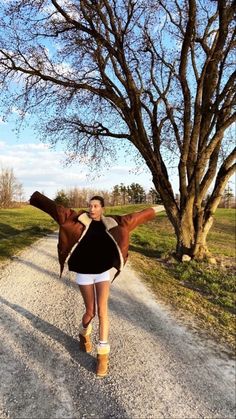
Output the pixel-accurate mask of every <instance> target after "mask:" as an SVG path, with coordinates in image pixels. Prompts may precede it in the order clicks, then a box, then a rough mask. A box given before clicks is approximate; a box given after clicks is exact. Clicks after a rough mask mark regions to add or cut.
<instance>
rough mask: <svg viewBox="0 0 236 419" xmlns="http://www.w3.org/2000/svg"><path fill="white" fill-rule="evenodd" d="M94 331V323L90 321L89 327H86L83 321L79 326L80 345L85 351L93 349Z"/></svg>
mask: <svg viewBox="0 0 236 419" xmlns="http://www.w3.org/2000/svg"><path fill="white" fill-rule="evenodd" d="M91 332H92V324H91V323H89V325H88V327H86V328H84V327H83V325H82V323H81V324H80V326H79V347H80V350H81V351H83V352H91V351H92V342H91V340H90V335H91Z"/></svg>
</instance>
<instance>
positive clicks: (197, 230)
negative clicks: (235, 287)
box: [176, 205, 213, 260]
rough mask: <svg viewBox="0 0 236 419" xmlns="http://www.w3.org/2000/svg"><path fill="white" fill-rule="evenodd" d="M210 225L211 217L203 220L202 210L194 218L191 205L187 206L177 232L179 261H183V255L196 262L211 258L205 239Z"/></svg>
mask: <svg viewBox="0 0 236 419" xmlns="http://www.w3.org/2000/svg"><path fill="white" fill-rule="evenodd" d="M212 223H213V217H212V216H210V217H209V218H208V219H207V220H204V212H203V209H201V211H199V212H198V213H197V214H196V215H195V216H194V215H193V213H192V210H191V205H187V207H186V208H185V209H184V211H183V214H182V216H181V219H180V224H179V228H178V230H177V246H176V253H177V256H178V258H179V259H180V260H183V255H188V256H189V257H190V258H191V259H197V260H202V259H208V258H209V257H210V256H211V255H210V252H209V250H208V247H207V242H206V239H207V235H208V232H209V230H210V228H211V226H212Z"/></svg>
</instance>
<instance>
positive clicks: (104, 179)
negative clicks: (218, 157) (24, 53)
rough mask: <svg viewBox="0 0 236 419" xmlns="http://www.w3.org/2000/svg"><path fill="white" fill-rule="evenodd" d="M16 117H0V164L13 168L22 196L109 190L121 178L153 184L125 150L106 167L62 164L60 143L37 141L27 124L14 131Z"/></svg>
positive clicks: (143, 183) (126, 183) (127, 180)
mask: <svg viewBox="0 0 236 419" xmlns="http://www.w3.org/2000/svg"><path fill="white" fill-rule="evenodd" d="M16 120H17V111H15V115H13V117H12V118H10V120H9V121H8V122H3V120H2V118H1V117H0V167H3V168H12V169H13V171H14V175H15V176H16V178H17V179H18V181H19V182H21V183H22V184H23V189H24V196H25V199H26V200H27V199H29V197H30V195H31V194H32V192H34V191H35V190H39V191H42V192H44V193H45V195H47V196H49V197H51V198H54V197H55V194H56V191H57V190H59V189H69V188H73V187H78V188H83V187H86V188H97V189H103V190H108V191H109V190H111V189H112V188H113V186H114V185H116V184H120V183H121V182H123V183H124V184H125V185H129V184H131V183H132V182H137V183H139V184H140V185H142V186H143V187H144V189H145V190H149V189H150V187H152V186H153V184H152V176H151V174H150V172H149V170H148V169H147V168H146V166H145V164H141V165H140V163H137V162H135V161H134V158H133V156H132V155H128V156H127V155H126V156H125V152H124V153H122V152H120V153H119V155H118V159H117V161H116V162H111V164H110V167H108V168H107V167H106V168H105V169H103V170H102V171H100V170H98V171H95V172H93V173H92V174H91V173H90V167H89V166H87V167H86V166H84V165H82V164H79V163H78V162H77V163H74V164H73V165H71V166H70V167H66V166H65V153H64V151H63V149H62V148H61V147H60V146H58V147H57V148H56V149H51V148H50V147H49V146H48V145H46V144H43V143H41V142H39V140H37V135H36V133H34V131H33V129H30V128H25V129H22V131H21V132H20V135H16V133H15V131H14V130H15V128H16ZM126 154H127V153H126ZM176 188H177V185H176ZM176 192H177V189H176Z"/></svg>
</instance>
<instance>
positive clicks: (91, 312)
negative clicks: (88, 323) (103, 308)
mask: <svg viewBox="0 0 236 419" xmlns="http://www.w3.org/2000/svg"><path fill="white" fill-rule="evenodd" d="M95 314H96V313H95V310H94V309H93V310H89V309H86V315H87V316H88V317H90V319H91V320H92V319H93V318H94V317H95Z"/></svg>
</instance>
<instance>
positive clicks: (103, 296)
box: [95, 281, 110, 342]
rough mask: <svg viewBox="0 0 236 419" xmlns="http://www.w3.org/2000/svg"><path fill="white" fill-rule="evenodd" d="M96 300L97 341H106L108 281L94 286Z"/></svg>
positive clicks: (107, 329)
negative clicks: (97, 319)
mask: <svg viewBox="0 0 236 419" xmlns="http://www.w3.org/2000/svg"><path fill="white" fill-rule="evenodd" d="M95 287H96V298H97V308H98V318H99V340H102V341H106V342H107V341H108V332H109V322H108V297H109V290H110V281H102V282H98V283H97V284H95Z"/></svg>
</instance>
